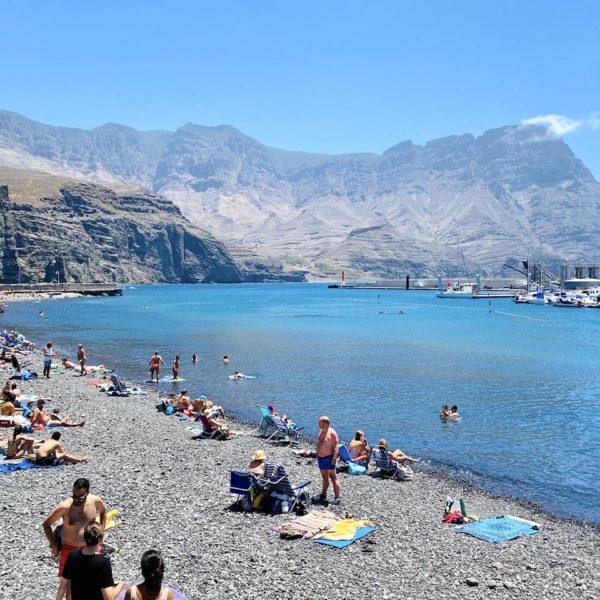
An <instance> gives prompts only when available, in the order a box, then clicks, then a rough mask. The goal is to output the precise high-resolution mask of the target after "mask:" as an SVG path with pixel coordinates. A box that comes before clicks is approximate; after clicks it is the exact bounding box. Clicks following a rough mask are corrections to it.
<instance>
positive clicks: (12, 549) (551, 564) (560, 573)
mask: <svg viewBox="0 0 600 600" xmlns="http://www.w3.org/2000/svg"><path fill="white" fill-rule="evenodd" d="M38 341H39V340H38ZM22 362H23V363H24V364H27V362H29V363H30V365H31V368H32V369H33V370H35V371H37V372H38V373H40V374H41V372H42V365H41V362H42V361H41V356H40V355H39V354H38V353H33V354H31V355H30V356H29V357H28V358H26V359H25V360H24V361H22ZM92 378H93V375H90V376H88V377H80V376H79V375H78V374H75V373H74V372H72V371H66V372H64V373H58V372H53V373H52V376H51V378H50V379H49V380H42V379H37V380H32V381H28V382H23V383H22V384H20V387H21V389H22V390H23V391H24V392H28V393H32V394H36V395H41V396H47V397H50V398H52V402H51V406H52V407H59V408H60V409H61V412H62V413H63V414H65V415H67V416H68V417H69V418H71V419H73V420H75V419H79V418H83V419H85V421H86V424H85V426H84V427H82V428H65V429H64V430H63V435H62V440H61V441H62V442H63V444H64V446H65V448H66V450H67V451H68V452H70V453H71V454H76V455H79V456H88V457H89V458H90V460H89V462H87V463H83V464H77V465H67V466H62V467H55V468H47V469H30V470H27V471H23V472H15V473H11V474H8V475H0V478H1V479H0V481H1V482H2V487H1V489H2V497H3V498H2V500H3V501H2V527H1V528H0V598H2V599H7V600H8V599H10V600H26V599H30V598H41V599H42V598H43V599H45V598H48V599H50V598H53V597H54V594H55V593H56V589H57V585H58V578H57V562H56V559H53V558H52V557H51V556H50V552H49V548H48V544H47V541H46V539H45V537H44V534H43V532H42V528H41V523H42V521H43V520H44V518H45V517H46V516H47V515H48V514H49V512H50V511H51V509H52V508H53V507H54V506H55V505H56V504H57V503H58V502H60V501H62V500H63V499H65V498H66V497H68V496H69V495H70V493H71V487H72V484H73V482H74V481H75V479H77V478H78V477H86V478H87V479H89V480H90V484H91V492H92V493H95V494H98V495H100V496H101V497H102V498H103V499H104V500H105V502H106V504H107V506H108V508H109V509H113V508H117V509H119V519H118V526H117V528H116V530H114V531H111V532H110V534H109V535H108V536H107V541H108V542H109V543H110V544H111V545H114V546H115V547H116V548H117V552H115V553H114V554H112V556H111V561H112V566H113V573H114V576H115V580H118V579H121V580H125V581H132V580H136V579H139V559H140V556H141V554H142V553H143V552H144V551H145V550H147V549H149V548H157V549H159V550H161V551H162V553H163V556H164V558H165V563H166V572H165V581H166V582H168V583H169V584H171V585H172V586H173V587H175V588H176V589H178V590H179V591H180V592H181V593H183V594H184V595H185V596H186V597H187V598H189V599H190V600H197V599H200V598H205V597H210V598H257V597H262V598H279V599H281V598H317V597H323V598H351V597H354V596H358V597H361V598H368V599H370V598H373V599H374V598H399V597H402V598H407V599H409V598H410V599H413V598H414V599H417V598H427V599H429V600H431V599H437V598H440V599H442V598H444V599H447V598H507V597H514V598H531V599H545V598H548V599H563V598H564V599H567V598H589V599H592V598H600V527H598V526H597V525H594V524H590V523H584V522H579V521H573V520H568V519H564V518H559V517H556V516H553V515H551V514H548V513H546V512H544V511H543V510H542V509H540V508H539V507H537V506H535V505H530V504H527V503H524V502H521V501H519V500H516V499H512V498H504V497H498V496H494V495H492V494H489V493H487V492H485V491H483V490H479V489H476V488H473V487H471V486H469V485H467V484H465V483H464V482H461V481H458V480H453V479H451V478H448V477H447V476H445V475H443V474H440V473H437V472H435V471H432V470H427V469H424V468H421V469H417V470H416V473H415V477H414V479H413V480H412V481H409V482H397V481H392V480H381V479H377V478H372V477H369V476H349V475H347V474H345V473H341V474H340V479H341V486H342V503H341V504H340V505H339V506H329V510H332V511H334V512H336V513H337V514H339V515H340V516H352V517H354V518H357V519H368V520H370V521H371V522H372V523H373V524H374V526H375V527H376V528H377V530H376V531H375V532H374V533H372V534H370V535H369V536H367V537H366V538H363V539H361V540H358V541H357V542H356V543H354V544H352V545H351V546H349V547H347V548H345V549H336V548H332V547H328V546H323V545H321V544H316V543H314V542H312V541H310V540H284V539H281V538H280V536H279V534H278V533H277V532H274V531H273V529H274V527H276V526H278V525H283V524H284V523H286V522H288V521H290V520H291V519H292V518H293V516H292V515H289V514H288V515H285V514H284V515H275V516H270V515H268V514H265V513H259V512H253V513H244V512H241V511H238V510H232V509H231V506H232V504H233V502H234V501H235V499H236V498H235V496H234V495H232V494H230V493H229V472H230V470H231V469H234V468H244V467H245V466H246V465H247V464H248V462H249V460H250V456H251V455H252V453H253V452H254V451H256V450H258V449H262V450H264V451H265V452H266V454H267V457H268V460H270V461H273V462H277V463H281V464H283V465H285V467H286V469H287V471H288V473H289V474H290V478H291V479H292V481H298V480H301V479H311V480H312V485H311V495H315V494H318V493H319V491H320V475H319V471H318V469H317V465H316V461H315V460H314V459H306V458H298V457H296V456H295V455H294V454H293V452H292V449H291V448H290V447H289V445H287V444H279V443H270V442H267V441H266V440H264V439H262V438H260V437H259V436H258V433H257V432H256V431H255V432H254V433H247V434H246V435H242V436H239V437H236V438H234V439H232V440H230V441H225V442H221V441H215V440H193V439H191V438H192V436H193V435H194V434H193V432H192V431H191V429H190V428H191V427H193V424H192V423H191V422H182V421H179V420H178V418H177V417H174V416H172V417H168V416H166V415H164V414H162V413H159V412H157V411H156V409H155V405H156V402H157V400H158V393H157V391H156V390H155V389H153V388H152V387H151V386H147V389H148V395H146V396H132V397H125V398H120V397H111V396H107V395H106V394H104V393H102V392H99V391H98V390H97V389H96V388H95V387H94V386H92V385H89V384H88V383H89V380H91V379H92ZM201 391H202V392H205V393H208V394H209V397H210V390H190V392H191V393H192V395H194V396H196V395H198V394H199V393H200V392H201ZM211 399H213V400H214V401H216V402H218V403H221V404H223V406H224V408H225V410H227V399H226V398H211ZM282 404H283V403H282ZM293 416H294V417H295V420H296V421H297V422H298V423H299V424H300V425H302V424H303V422H302V416H301V415H293ZM329 416H330V418H331V421H332V426H333V427H334V428H335V414H330V415H329ZM228 422H229V423H230V426H231V427H232V428H233V429H236V430H242V431H245V432H251V430H253V429H255V428H256V427H257V426H258V424H257V423H247V422H240V421H235V420H232V419H231V418H229V419H228ZM357 426H360V424H359V423H357ZM11 431H12V430H10V429H6V430H2V431H0V433H2V434H3V435H4V437H6V436H8V435H9V433H10V432H11ZM34 435H35V437H36V438H42V437H47V436H48V435H49V434H48V432H36V433H35V434H34ZM372 437H373V438H374V437H375V435H373V434H372ZM299 447H301V448H302V447H305V448H309V449H313V447H314V446H313V442H312V440H310V439H305V440H304V441H301V442H300V444H299ZM447 496H450V497H452V498H464V499H465V502H466V504H467V507H468V512H469V513H475V514H477V515H479V516H480V517H482V518H484V517H490V516H494V515H507V514H510V515H515V516H518V517H522V518H525V519H529V520H533V521H536V522H539V523H542V524H543V525H544V529H543V530H542V531H541V532H540V533H538V534H536V535H533V536H530V537H526V538H519V539H515V540H512V541H508V542H505V543H501V544H489V543H487V542H484V541H481V540H478V539H475V538H473V537H471V536H468V535H464V534H458V533H456V532H455V531H454V526H453V525H448V524H445V523H443V522H442V515H443V510H444V503H445V500H446V497H447ZM312 508H316V509H322V508H324V507H323V506H320V505H317V506H315V507H312Z"/></svg>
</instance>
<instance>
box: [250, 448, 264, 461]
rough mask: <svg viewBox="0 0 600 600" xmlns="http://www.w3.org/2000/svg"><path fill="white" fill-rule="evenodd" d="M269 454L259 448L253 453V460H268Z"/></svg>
mask: <svg viewBox="0 0 600 600" xmlns="http://www.w3.org/2000/svg"><path fill="white" fill-rule="evenodd" d="M266 458H267V455H266V454H265V452H264V450H257V451H256V452H255V453H254V454H253V455H252V460H266Z"/></svg>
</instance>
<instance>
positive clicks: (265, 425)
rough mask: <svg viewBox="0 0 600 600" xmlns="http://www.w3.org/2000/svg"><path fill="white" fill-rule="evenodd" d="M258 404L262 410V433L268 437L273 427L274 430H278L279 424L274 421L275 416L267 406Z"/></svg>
mask: <svg viewBox="0 0 600 600" xmlns="http://www.w3.org/2000/svg"><path fill="white" fill-rule="evenodd" d="M257 406H258V410H260V415H261V419H260V435H261V436H262V437H268V435H269V431H270V430H272V429H273V430H275V431H277V425H275V423H273V418H272V416H273V415H272V414H271V411H270V410H269V409H268V408H267V407H266V406H262V405H260V404H258V405H257Z"/></svg>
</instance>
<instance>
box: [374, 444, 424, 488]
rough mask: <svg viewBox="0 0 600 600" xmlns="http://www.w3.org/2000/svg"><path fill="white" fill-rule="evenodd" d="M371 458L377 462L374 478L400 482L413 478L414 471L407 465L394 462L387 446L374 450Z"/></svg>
mask: <svg viewBox="0 0 600 600" xmlns="http://www.w3.org/2000/svg"><path fill="white" fill-rule="evenodd" d="M371 458H372V459H373V460H374V461H375V465H376V467H377V468H376V469H375V471H374V472H373V473H372V475H373V476H379V477H383V478H386V479H396V480H398V481H409V480H411V479H412V478H413V475H414V472H413V470H412V469H411V468H410V467H409V466H407V465H403V464H402V463H399V462H397V461H395V460H392V459H391V458H390V455H389V452H388V449H387V448H386V447H385V446H377V447H376V448H373V452H372V454H371Z"/></svg>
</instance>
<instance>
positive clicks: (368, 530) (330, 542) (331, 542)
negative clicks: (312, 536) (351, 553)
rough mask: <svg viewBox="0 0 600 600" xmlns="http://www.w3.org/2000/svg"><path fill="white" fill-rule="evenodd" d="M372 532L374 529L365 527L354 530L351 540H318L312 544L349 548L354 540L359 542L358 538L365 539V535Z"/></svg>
mask: <svg viewBox="0 0 600 600" xmlns="http://www.w3.org/2000/svg"><path fill="white" fill-rule="evenodd" d="M372 531H375V527H367V526H365V527H359V528H358V529H357V530H356V533H355V534H354V537H353V538H352V539H351V540H339V541H334V540H322V539H318V540H313V542H315V543H317V544H325V545H326V546H333V547H334V548H345V547H346V546H349V545H350V544H354V542H355V541H356V540H360V538H363V537H365V535H368V534H369V533H371V532H372Z"/></svg>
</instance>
